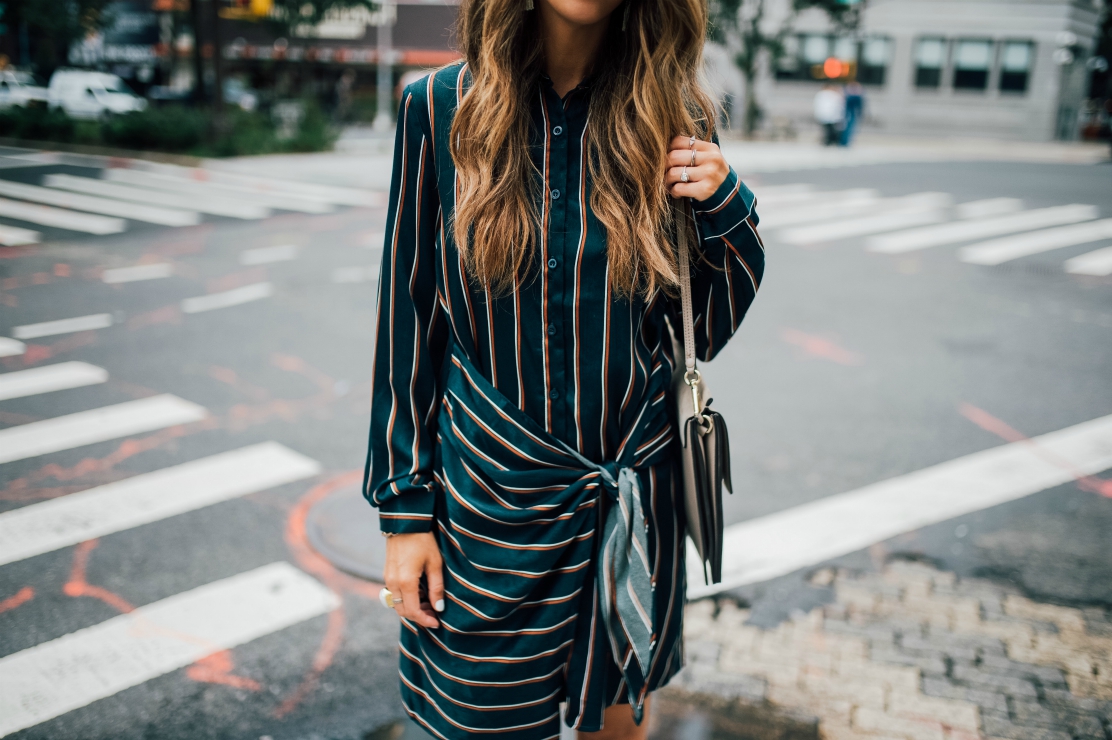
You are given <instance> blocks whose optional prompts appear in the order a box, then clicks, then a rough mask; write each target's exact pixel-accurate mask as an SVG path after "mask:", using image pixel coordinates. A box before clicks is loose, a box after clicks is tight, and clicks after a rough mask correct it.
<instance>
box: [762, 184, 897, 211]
mask: <svg viewBox="0 0 1112 740" xmlns="http://www.w3.org/2000/svg"><path fill="white" fill-rule="evenodd" d="M878 198H880V193H878V192H877V191H876V190H872V189H870V188H856V189H853V190H804V191H799V192H793V191H787V192H780V193H771V194H768V195H765V194H764V193H763V192H762V193H761V194H760V195H759V196H757V207H758V209H760V208H764V209H766V210H767V209H769V208H772V209H776V208H781V209H782V208H787V207H791V208H795V207H798V206H801V205H803V204H804V203H815V204H819V203H859V202H862V201H867V200H877V199H878ZM758 213H760V211H759V210H758Z"/></svg>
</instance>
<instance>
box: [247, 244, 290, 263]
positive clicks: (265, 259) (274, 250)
mask: <svg viewBox="0 0 1112 740" xmlns="http://www.w3.org/2000/svg"><path fill="white" fill-rule="evenodd" d="M297 252H298V249H297V246H295V245H293V244H282V245H279V246H276V247H256V248H255V249H245V250H243V251H242V252H240V253H239V264H241V265H267V264H270V263H271V262H286V261H288V260H292V259H297Z"/></svg>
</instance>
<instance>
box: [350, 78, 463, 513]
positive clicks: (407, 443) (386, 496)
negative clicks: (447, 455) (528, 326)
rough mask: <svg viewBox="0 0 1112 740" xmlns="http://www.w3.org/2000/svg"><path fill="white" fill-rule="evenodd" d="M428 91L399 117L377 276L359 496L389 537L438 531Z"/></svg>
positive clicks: (412, 93) (437, 342) (409, 100)
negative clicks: (364, 461)
mask: <svg viewBox="0 0 1112 740" xmlns="http://www.w3.org/2000/svg"><path fill="white" fill-rule="evenodd" d="M428 121H429V116H428V108H427V98H426V96H425V87H424V85H423V84H422V83H416V84H414V85H412V86H411V87H409V88H407V89H406V92H405V95H404V96H403V100H402V104H401V107H400V110H399V112H398V130H397V135H396V137H395V141H394V170H393V173H394V174H393V181H392V182H391V185H390V206H389V208H390V210H389V215H388V217H387V223H386V243H385V246H384V249H383V253H382V267H381V270H380V272H379V289H378V324H377V328H376V335H375V359H374V377H373V383H372V391H371V434H370V445H369V447H370V449H369V452H368V455H367V467H366V471H365V474H364V479H363V495H364V496H365V497H366V498H367V499H368V501H370V502H371V503H372V504H373V505H374V506H377V507H378V510H379V522H380V526H381V529H382V531H383V532H426V531H429V530H430V529H432V527H433V509H434V507H435V502H436V494H437V492H438V490H439V484H438V483H437V481H436V479H435V478H434V476H433V468H434V463H435V459H436V429H435V423H436V411H437V406H438V405H439V403H440V389H439V388H438V379H439V375H440V366H441V363H442V361H443V359H444V353H445V347H446V345H447V339H448V325H447V322H446V321H445V318H444V316H443V315H442V314H441V312H440V303H439V300H438V298H437V282H436V256H435V250H436V229H437V224H438V219H439V217H440V198H439V196H438V193H437V188H436V171H435V167H434V166H433V151H432V140H431V135H430V131H429V124H428Z"/></svg>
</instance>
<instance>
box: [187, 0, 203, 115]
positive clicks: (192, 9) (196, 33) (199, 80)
mask: <svg viewBox="0 0 1112 740" xmlns="http://www.w3.org/2000/svg"><path fill="white" fill-rule="evenodd" d="M204 17H205V16H204V13H202V12H201V0H189V22H190V23H191V24H193V96H192V97H193V102H194V103H195V104H200V103H203V102H204V100H205V59H204V57H203V56H202V55H201V45H202V44H201V38H202V36H201V24H202V23H204Z"/></svg>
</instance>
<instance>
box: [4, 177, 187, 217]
mask: <svg viewBox="0 0 1112 740" xmlns="http://www.w3.org/2000/svg"><path fill="white" fill-rule="evenodd" d="M0 195H7V196H9V197H12V198H21V199H23V200H28V201H33V202H36V203H45V204H47V205H51V206H60V207H62V208H73V209H76V210H78V211H89V212H90V213H99V214H102V215H106V216H119V217H120V218H128V219H131V220H133V221H147V222H149V223H152V224H159V225H161V226H192V225H194V224H199V223H201V214H199V213H197V212H196V211H191V210H185V209H183V208H163V207H159V206H149V205H143V204H140V203H125V202H123V201H119V200H113V199H111V198H101V197H99V196H96V195H84V194H81V193H71V192H67V191H65V190H54V189H52V188H41V187H39V186H37V185H27V184H25V183H21V182H9V181H7V180H0Z"/></svg>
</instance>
